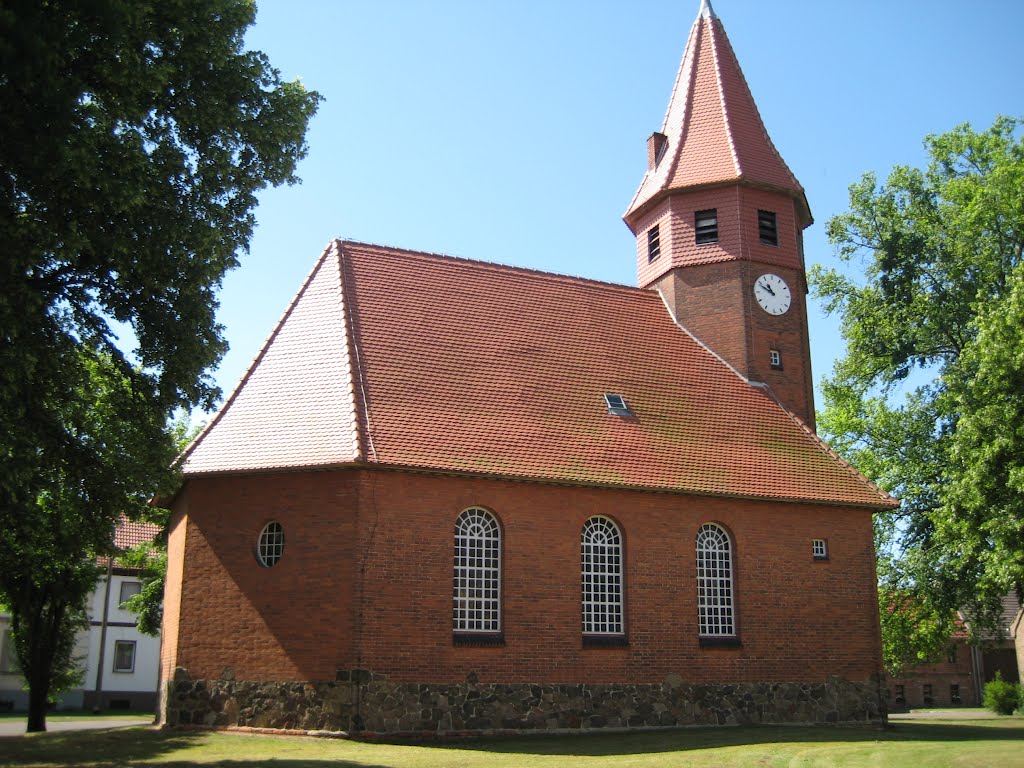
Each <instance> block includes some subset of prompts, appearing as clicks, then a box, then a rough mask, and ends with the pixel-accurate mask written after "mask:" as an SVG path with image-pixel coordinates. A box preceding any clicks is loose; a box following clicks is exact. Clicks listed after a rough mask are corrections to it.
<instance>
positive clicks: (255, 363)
mask: <svg viewBox="0 0 1024 768" xmlns="http://www.w3.org/2000/svg"><path fill="white" fill-rule="evenodd" d="M333 245H334V242H333V241H332V242H331V243H328V244H327V247H326V248H324V250H323V253H321V254H320V258H318V259H317V260H316V262H315V263H314V264H313V269H311V270H310V271H309V274H307V275H306V279H305V280H303V281H302V285H301V286H300V288H299V290H298V291H297V292H296V294H295V296H293V297H292V300H291V301H290V302H289V303H288V308H287V309H285V311H284V313H283V314H282V315H281V317H280V318H279V319H278V321H277V323H276V324H275V325H274V328H273V330H272V331H271V332H270V334H269V335H268V336H267V338H266V339H264V341H263V344H261V345H260V350H259V352H257V353H256V356H255V357H254V358H253V360H252V362H251V363H249V367H248V368H246V370H245V373H244V374H243V375H242V378H241V379H239V381H238V383H237V384H236V385H235V388H234V389H233V390H231V394H230V395H229V396H228V397H227V398H226V399H225V400H224V402H223V403H222V404H221V406H220V408H218V409H217V412H216V413H215V414H214V416H213V418H212V419H210V421H208V422H207V423H206V426H205V427H203V428H202V430H200V432H199V434H198V435H196V436H195V437H194V438H193V439H192V442H190V443H189V444H188V445H186V446H185V448H184V450H182V452H181V453H180V454H179V455H178V458H177V459H176V461H175V464H176V465H178V466H181V465H183V464H184V463H185V462H186V461H187V460H188V458H189V456H191V455H192V454H193V453H194V452H195V450H196V449H197V448H198V447H199V445H200V444H201V443H202V442H203V440H204V438H206V436H207V435H208V434H209V433H210V432H211V431H212V430H213V428H214V427H215V426H216V425H217V423H218V422H219V421H220V420H221V419H222V418H223V417H224V414H225V413H227V411H228V410H229V409H230V408H231V405H232V404H233V403H234V402H235V400H236V399H237V398H238V396H239V394H240V393H241V391H242V390H243V389H244V388H245V385H246V384H247V383H248V381H249V379H250V378H252V376H253V374H254V373H255V372H256V369H257V368H258V367H259V364H260V361H261V360H263V358H264V357H266V354H267V352H268V350H269V349H270V346H271V344H272V343H273V341H274V339H275V338H277V336H278V334H279V333H280V332H281V329H282V328H284V324H285V321H286V320H287V319H288V318H289V317H290V316H291V314H292V312H293V311H294V310H295V308H296V307H297V306H298V304H299V300H300V299H301V298H302V296H303V294H305V292H306V290H307V289H308V288H309V286H310V283H312V282H313V278H314V277H315V276H316V274H317V273H318V272H319V271H320V268H321V267H322V266H323V264H324V262H325V261H326V260H327V257H328V255H329V254H330V252H331V249H332V247H333Z"/></svg>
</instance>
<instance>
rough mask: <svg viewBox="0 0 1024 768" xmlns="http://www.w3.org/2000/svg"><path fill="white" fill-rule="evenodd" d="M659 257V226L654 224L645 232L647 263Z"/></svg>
mask: <svg viewBox="0 0 1024 768" xmlns="http://www.w3.org/2000/svg"><path fill="white" fill-rule="evenodd" d="M660 255H661V224H655V225H654V226H653V227H651V228H650V229H648V230H647V263H648V264H650V263H651V262H652V261H654V260H655V259H657V258H658V257H659V256H660Z"/></svg>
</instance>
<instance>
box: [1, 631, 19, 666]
mask: <svg viewBox="0 0 1024 768" xmlns="http://www.w3.org/2000/svg"><path fill="white" fill-rule="evenodd" d="M20 671H21V670H20V669H19V667H18V654H17V653H15V651H14V634H13V632H12V631H11V630H10V629H5V630H4V631H3V633H2V634H0V672H20Z"/></svg>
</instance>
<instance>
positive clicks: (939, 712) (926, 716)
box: [889, 707, 998, 720]
mask: <svg viewBox="0 0 1024 768" xmlns="http://www.w3.org/2000/svg"><path fill="white" fill-rule="evenodd" d="M989 717H998V715H996V714H995V713H994V712H991V711H989V710H987V709H980V708H977V707H968V708H966V709H914V710H911V711H910V712H895V713H894V712H890V713H889V719H890V720H984V719H986V718H989Z"/></svg>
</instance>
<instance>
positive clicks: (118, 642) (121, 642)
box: [113, 640, 137, 673]
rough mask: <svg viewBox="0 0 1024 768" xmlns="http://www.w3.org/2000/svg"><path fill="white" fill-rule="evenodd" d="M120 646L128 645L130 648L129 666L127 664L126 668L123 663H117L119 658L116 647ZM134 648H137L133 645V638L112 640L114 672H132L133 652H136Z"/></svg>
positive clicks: (133, 665)
mask: <svg viewBox="0 0 1024 768" xmlns="http://www.w3.org/2000/svg"><path fill="white" fill-rule="evenodd" d="M122 647H130V648H131V649H132V656H131V666H129V667H127V668H126V667H125V666H124V665H118V661H120V659H119V658H118V655H119V650H118V649H120V648H122ZM136 650H137V648H136V647H135V641H134V640H115V641H114V663H113V671H114V672H123V673H130V672H134V671H135V652H136Z"/></svg>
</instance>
